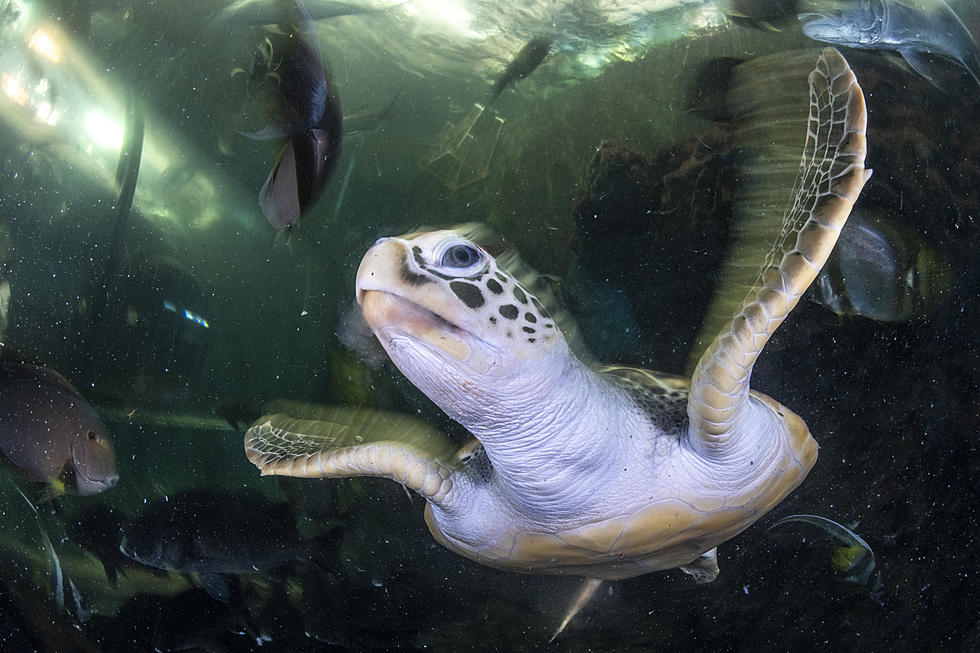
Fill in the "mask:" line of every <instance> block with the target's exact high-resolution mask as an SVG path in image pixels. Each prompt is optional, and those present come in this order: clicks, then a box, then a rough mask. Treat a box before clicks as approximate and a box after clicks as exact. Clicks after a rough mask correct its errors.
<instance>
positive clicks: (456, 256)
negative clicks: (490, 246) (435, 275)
mask: <svg viewBox="0 0 980 653" xmlns="http://www.w3.org/2000/svg"><path fill="white" fill-rule="evenodd" d="M480 258H481V257H480V250H479V249H477V248H476V247H474V246H473V245H462V244H460V245H453V246H452V247H450V248H449V249H447V250H446V251H445V252H443V253H442V259H441V260H440V261H439V265H441V266H442V267H445V268H468V267H470V266H471V265H474V264H475V263H477V262H479V260H480Z"/></svg>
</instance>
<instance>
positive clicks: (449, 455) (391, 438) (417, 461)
mask: <svg viewBox="0 0 980 653" xmlns="http://www.w3.org/2000/svg"><path fill="white" fill-rule="evenodd" d="M276 404H277V406H276V407H277V408H279V409H287V410H289V414H287V413H285V412H279V413H276V414H270V415H266V416H264V417H261V418H259V420H258V421H257V422H256V423H255V425H254V426H252V428H250V429H249V430H248V431H246V433H245V454H246V455H247V456H248V459H249V460H250V461H251V462H252V464H254V465H255V466H256V467H258V468H259V470H260V471H261V472H262V474H263V476H266V475H280V476H297V477H307V478H346V477H349V476H380V477H383V478H389V479H391V480H394V481H398V482H399V483H402V484H403V485H405V486H406V487H408V488H409V489H412V490H414V491H416V492H418V493H419V494H420V495H422V496H423V497H424V498H425V499H427V500H428V501H431V502H433V503H435V504H438V505H443V506H445V504H446V499H447V496H448V495H449V493H450V490H451V489H452V485H453V482H452V478H451V477H452V475H453V473H454V472H455V470H456V465H455V463H454V455H455V453H456V450H457V449H459V446H458V445H457V444H456V443H455V442H453V441H452V439H450V438H449V437H447V436H446V435H444V434H442V433H440V432H439V431H437V430H435V429H434V428H432V427H430V426H429V425H427V424H426V423H425V422H423V421H421V420H418V419H415V418H413V417H410V416H407V415H400V414H398V413H390V412H386V411H381V410H373V409H371V410H367V409H355V408H344V407H340V406H311V405H309V404H305V405H304V404H298V403H294V402H290V403H282V402H276Z"/></svg>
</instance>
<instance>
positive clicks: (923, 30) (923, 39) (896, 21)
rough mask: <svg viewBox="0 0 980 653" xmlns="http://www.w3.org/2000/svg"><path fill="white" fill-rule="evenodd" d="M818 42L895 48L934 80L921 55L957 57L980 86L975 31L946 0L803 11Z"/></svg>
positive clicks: (863, 2) (865, 2) (868, 0)
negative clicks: (972, 31) (827, 10)
mask: <svg viewBox="0 0 980 653" xmlns="http://www.w3.org/2000/svg"><path fill="white" fill-rule="evenodd" d="M799 19H800V20H802V21H804V23H803V33H804V34H806V35H807V36H809V37H810V38H811V39H814V40H816V41H823V42H826V43H835V44H837V45H846V46H849V47H852V48H864V49H868V50H895V51H897V52H898V53H899V54H901V55H902V57H903V58H904V59H905V61H906V62H908V64H909V66H911V67H912V69H913V70H915V71H916V72H917V73H919V74H920V75H922V76H923V77H925V78H926V79H928V80H929V81H931V82H933V83H935V79H934V77H933V75H932V74H931V73H930V70H929V69H930V67H931V65H930V63H929V62H928V61H927V60H926V59H925V58H924V57H923V55H928V54H936V55H941V56H944V57H949V58H951V59H955V60H956V61H958V62H959V63H960V64H961V65H962V66H963V67H964V68H966V70H967V71H968V72H969V73H970V75H971V76H972V77H973V79H974V80H976V82H977V83H978V84H980V52H978V50H977V42H976V41H975V40H974V39H973V35H971V34H970V31H969V30H968V29H967V28H966V26H965V25H964V24H963V21H961V20H960V18H959V16H957V15H956V13H955V12H954V11H953V10H952V9H951V8H950V6H949V5H947V4H946V3H945V2H943V0H860V2H858V3H856V4H852V5H847V6H845V8H843V9H840V10H837V11H833V12H810V13H804V14H800V15H799Z"/></svg>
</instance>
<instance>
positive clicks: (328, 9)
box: [215, 0, 389, 25]
mask: <svg viewBox="0 0 980 653" xmlns="http://www.w3.org/2000/svg"><path fill="white" fill-rule="evenodd" d="M306 6H307V8H308V12H309V16H310V19H311V20H325V19H329V18H339V17H341V16H356V15H358V14H368V13H373V12H376V11H384V10H385V9H388V8H389V7H383V8H376V7H363V6H358V5H354V4H351V3H349V2H337V1H335V0H310V1H309V2H307V3H306ZM215 20H216V21H218V22H219V23H224V24H228V25H278V24H280V23H288V22H289V5H288V4H287V3H285V2H282V1H281V0H237V1H236V2H232V3H231V4H230V5H228V6H227V7H225V8H224V9H222V10H221V11H219V12H218V13H217V14H216V15H215Z"/></svg>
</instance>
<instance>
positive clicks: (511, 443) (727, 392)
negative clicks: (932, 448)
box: [245, 49, 870, 581]
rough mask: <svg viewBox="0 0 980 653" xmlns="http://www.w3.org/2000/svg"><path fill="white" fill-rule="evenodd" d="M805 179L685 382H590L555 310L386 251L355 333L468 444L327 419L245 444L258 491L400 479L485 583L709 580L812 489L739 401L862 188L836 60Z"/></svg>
mask: <svg viewBox="0 0 980 653" xmlns="http://www.w3.org/2000/svg"><path fill="white" fill-rule="evenodd" d="M809 84H810V116H809V124H808V133H807V139H806V146H805V151H804V155H803V160H802V163H801V166H800V171H799V176H798V179H797V184H796V187H795V188H794V189H793V191H792V193H791V201H790V207H789V208H788V209H787V211H786V215H785V216H784V225H783V232H782V234H781V236H780V237H779V238H778V239H777V241H776V242H775V243H774V245H773V247H772V250H771V252H770V255H769V256H768V257H767V259H766V261H764V263H763V265H762V268H761V270H760V272H759V276H758V279H757V282H756V284H755V287H754V288H752V290H751V291H750V292H749V294H748V295H747V297H746V298H745V300H744V301H743V302H742V304H741V306H740V307H739V309H738V310H737V311H736V312H735V314H734V316H733V317H732V318H731V320H730V322H729V323H728V324H727V325H726V326H725V327H724V328H723V329H722V330H721V332H720V333H718V335H717V336H716V337H715V339H714V341H713V342H712V343H711V344H710V345H709V346H708V347H707V350H706V351H705V352H704V354H703V356H702V357H701V358H700V361H699V363H698V365H697V368H696V369H695V371H694V374H693V378H692V379H690V380H688V379H683V378H680V377H675V376H670V375H663V374H657V373H654V372H649V371H645V370H640V369H634V368H625V367H604V368H592V367H589V366H587V365H586V364H584V363H583V362H581V361H580V360H579V359H578V358H576V357H575V355H574V354H573V353H572V352H571V350H570V349H569V347H568V346H567V344H566V342H565V340H564V338H563V336H562V334H561V332H560V329H559V328H558V325H557V324H555V322H554V321H553V320H552V319H551V318H550V317H549V314H548V312H547V311H546V309H545V308H544V307H543V306H542V305H541V303H540V302H539V301H538V300H537V299H536V298H535V297H534V296H533V295H532V294H531V293H530V292H528V290H527V289H526V288H523V287H522V286H521V285H520V284H519V283H518V281H517V280H515V278H514V277H513V276H511V275H510V274H509V273H508V272H507V271H506V270H503V269H500V267H499V266H498V264H497V261H496V260H495V259H494V258H493V257H492V256H491V255H490V254H489V253H487V252H486V251H485V250H483V249H482V248H480V247H479V245H477V244H476V243H473V242H471V241H470V240H468V239H467V238H466V237H464V236H463V235H460V234H458V233H455V232H453V231H435V232H427V233H418V234H409V235H405V236H401V237H397V238H384V239H381V240H379V241H378V242H377V243H376V244H375V245H374V246H373V247H372V248H371V249H370V250H369V251H368V252H367V254H366V255H365V256H364V259H363V260H362V262H361V265H360V269H359V270H358V273H357V299H358V302H359V304H360V305H361V308H362V310H363V312H364V316H365V318H366V320H367V322H368V324H369V325H370V327H371V328H372V330H373V331H374V333H375V335H376V336H377V338H378V340H379V341H380V342H381V344H382V346H383V347H384V348H385V350H386V351H387V352H388V355H389V356H390V358H391V360H392V361H393V362H394V363H395V365H396V366H397V367H398V368H399V369H400V370H401V372H402V373H403V374H404V375H405V376H406V377H407V378H408V379H409V380H410V381H411V382H412V383H413V384H414V385H415V386H417V387H418V388H419V389H420V390H421V391H422V392H423V393H425V394H426V395H427V396H428V397H429V398H430V399H432V400H433V401H434V402H435V403H436V404H437V405H438V406H439V407H440V408H441V409H442V410H444V411H445V412H446V414H447V415H449V416H450V417H451V418H453V419H454V420H456V421H457V422H459V423H460V424H461V425H463V426H464V427H465V428H466V429H467V430H468V431H469V432H470V433H471V434H472V435H473V437H474V440H473V441H471V442H470V443H468V444H466V445H464V446H463V447H462V448H460V447H459V446H458V445H456V444H454V443H453V442H452V441H451V440H450V439H449V438H448V437H446V436H444V435H442V434H440V433H438V432H436V431H434V430H433V429H431V428H430V427H428V426H426V425H424V424H421V423H419V422H417V420H414V419H413V418H409V417H405V416H398V415H392V414H388V413H383V412H380V411H372V412H370V413H365V412H364V411H355V410H349V409H342V408H323V409H318V410H317V411H313V412H311V413H310V414H306V415H296V414H294V415H286V414H276V415H269V416H266V417H263V418H261V419H260V420H259V421H258V422H257V423H256V425H255V426H253V427H252V428H251V429H249V431H248V433H247V434H246V438H245V448H246V452H247V454H248V456H249V459H250V460H251V461H252V462H253V463H254V464H255V465H256V466H258V467H259V469H260V470H261V471H262V473H263V474H285V475H293V476H310V477H345V476H355V475H372V476H383V477H387V478H392V479H394V480H396V481H398V482H401V483H403V484H405V485H406V486H407V487H409V488H411V489H413V490H415V491H416V492H418V493H419V494H420V495H422V496H423V497H425V498H426V499H427V506H426V510H425V519H426V523H427V524H428V525H429V528H430V530H431V531H432V533H433V535H434V536H435V538H436V539H437V540H438V541H439V542H440V543H442V544H443V545H445V546H446V547H448V548H449V549H451V550H452V551H455V552H456V553H459V554H460V555H463V556H466V557H467V558H470V559H472V560H475V561H477V562H479V563H481V564H485V565H489V566H492V567H497V568H500V569H506V570H509V571H517V572H527V573H551V574H577V575H581V576H586V577H590V578H598V579H621V578H628V577H631V576H636V575H640V574H645V573H648V572H652V571H656V570H660V569H668V568H674V567H682V568H684V569H685V571H688V572H689V573H692V574H694V575H695V578H697V579H698V580H701V581H707V580H711V579H713V578H714V577H715V576H716V575H717V573H718V567H717V564H716V562H715V556H714V549H715V547H716V546H718V545H719V544H721V543H722V542H725V541H726V540H728V539H730V538H732V537H734V536H735V535H737V534H738V533H740V532H741V531H743V530H744V529H745V528H747V527H748V526H750V525H751V524H752V523H753V522H755V521H756V520H757V519H758V518H759V517H761V516H762V515H764V514H765V513H766V512H767V511H769V510H770V509H772V508H773V507H774V506H775V505H777V504H778V503H779V502H780V501H782V500H783V499H784V498H785V497H786V495H787V494H789V493H790V492H791V491H792V490H793V489H794V488H796V487H797V486H798V485H799V484H800V483H801V482H802V481H803V479H804V478H805V476H806V474H807V473H808V472H809V470H810V469H811V467H812V466H813V464H814V463H815V461H816V457H817V444H816V442H815V441H814V439H813V438H812V437H811V436H810V433H809V430H808V429H807V427H806V424H805V423H804V422H803V420H802V419H801V418H800V417H798V416H797V415H796V414H795V413H793V412H792V411H790V410H789V409H787V408H785V407H783V406H782V405H780V404H779V403H778V402H776V401H775V400H773V399H771V398H769V397H767V396H765V395H762V394H760V393H756V392H754V391H751V390H750V389H749V379H750V375H751V371H752V366H753V364H754V363H755V361H756V359H757V358H758V356H759V354H760V353H761V351H762V348H763V346H764V345H765V344H766V342H767V341H768V339H769V337H770V336H771V335H772V333H773V332H774V331H775V329H776V327H778V326H779V324H780V323H781V322H782V321H783V320H784V319H785V317H786V316H787V315H788V314H789V312H790V311H791V310H792V309H793V307H794V306H795V305H796V303H797V301H798V300H799V298H800V296H801V295H802V293H803V292H804V291H805V290H806V289H807V287H808V286H809V285H810V283H811V282H812V281H813V279H814V278H815V276H816V275H817V273H818V272H819V270H820V268H821V267H822V265H823V264H824V262H825V261H826V259H827V257H828V255H829V254H830V251H831V250H832V249H833V247H834V244H835V242H836V240H837V236H838V234H839V232H840V229H841V227H842V226H843V224H844V222H845V221H846V219H847V216H848V215H849V213H850V210H851V206H852V204H853V203H854V201H855V200H856V199H857V197H858V194H859V193H860V191H861V188H862V187H863V185H864V183H865V181H866V180H867V178H868V176H869V175H870V171H869V170H866V169H865V167H864V158H865V153H866V143H865V127H866V110H865V104H864V98H863V95H862V93H861V89H860V87H859V86H858V84H857V82H856V80H855V78H854V75H853V73H852V72H851V70H850V68H849V67H848V65H847V62H846V61H845V60H844V58H843V57H842V56H841V55H840V54H839V53H837V52H836V51H835V50H832V49H827V50H825V51H824V52H823V54H822V55H821V56H820V57H819V60H818V63H817V66H816V69H815V70H814V71H813V72H812V73H811V74H810V78H809Z"/></svg>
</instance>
